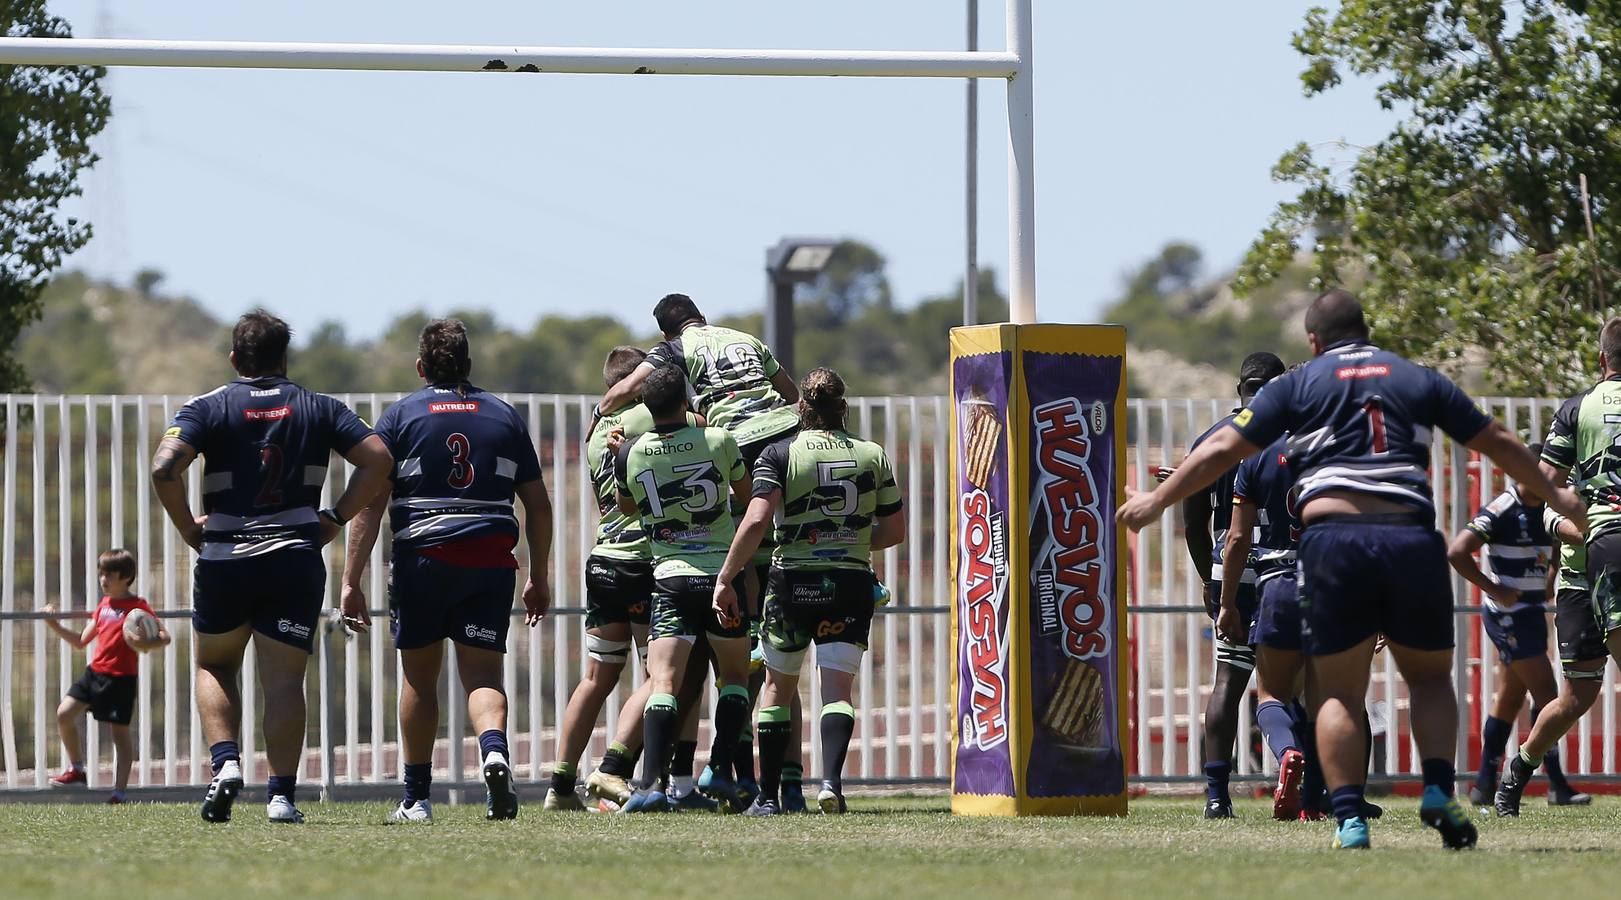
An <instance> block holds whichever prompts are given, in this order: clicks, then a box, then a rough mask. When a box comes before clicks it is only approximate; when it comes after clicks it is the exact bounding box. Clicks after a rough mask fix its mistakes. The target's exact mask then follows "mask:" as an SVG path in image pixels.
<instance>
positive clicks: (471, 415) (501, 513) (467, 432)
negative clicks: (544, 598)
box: [377, 385, 540, 549]
mask: <svg viewBox="0 0 1621 900" xmlns="http://www.w3.org/2000/svg"><path fill="white" fill-rule="evenodd" d="M377 433H378V434H379V435H381V436H382V438H383V442H384V443H386V444H388V448H389V450H390V451H392V452H393V454H394V493H393V498H392V500H391V502H390V504H389V524H390V527H391V528H392V530H393V532H394V546H395V547H396V548H399V549H421V548H424V547H434V546H438V545H440V544H446V543H450V542H452V541H461V540H465V539H469V538H478V537H487V536H490V535H508V536H510V537H511V538H512V541H513V544H514V545H516V543H517V537H518V518H517V516H516V514H515V513H514V512H513V507H512V501H513V496H514V494H515V490H514V489H515V487H516V486H517V485H520V484H527V483H528V482H531V481H534V480H536V479H538V478H540V458H539V457H538V456H537V455H536V454H535V445H534V443H533V442H531V441H530V440H529V429H528V426H527V425H526V424H525V423H524V420H523V417H521V416H520V415H518V411H517V410H515V409H513V408H512V407H511V406H510V405H509V404H508V403H507V402H506V401H504V400H502V399H501V398H499V397H496V396H495V395H494V394H491V393H488V392H487V391H485V390H484V389H482V388H477V387H473V386H472V385H467V386H466V389H465V396H464V395H463V393H459V392H458V391H457V390H456V387H455V386H454V385H429V386H428V387H425V388H423V389H422V390H419V391H417V392H416V393H414V394H412V395H410V396H408V397H406V398H405V399H403V400H401V401H400V402H398V403H396V404H394V405H393V406H390V407H389V408H388V409H387V410H386V411H385V412H384V413H383V415H382V416H381V417H380V418H378V420H377Z"/></svg>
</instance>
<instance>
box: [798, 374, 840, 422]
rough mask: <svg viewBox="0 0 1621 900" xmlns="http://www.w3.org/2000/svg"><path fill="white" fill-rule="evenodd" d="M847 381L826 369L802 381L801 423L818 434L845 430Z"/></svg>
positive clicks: (800, 398)
mask: <svg viewBox="0 0 1621 900" xmlns="http://www.w3.org/2000/svg"><path fill="white" fill-rule="evenodd" d="M847 409H848V404H846V403H845V402H844V379H843V378H840V377H839V373H837V372H835V371H833V370H832V369H829V368H827V367H826V366H823V367H821V368H817V369H812V370H810V371H809V372H808V373H806V375H805V377H804V379H802V380H801V381H800V382H799V424H800V426H801V427H803V428H810V429H814V430H817V431H838V430H840V429H842V428H844V417H845V412H846V410H847Z"/></svg>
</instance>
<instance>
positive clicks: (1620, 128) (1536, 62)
mask: <svg viewBox="0 0 1621 900" xmlns="http://www.w3.org/2000/svg"><path fill="white" fill-rule="evenodd" d="M1294 46H1295V48H1296V49H1297V50H1298V51H1299V52H1300V53H1301V55H1302V56H1304V57H1305V60H1306V68H1305V71H1304V72H1303V73H1302V75H1301V79H1302V81H1303V83H1304V85H1305V90H1306V93H1307V94H1308V95H1317V94H1321V93H1323V92H1325V91H1328V90H1330V89H1331V88H1333V87H1334V86H1335V85H1337V84H1339V83H1340V80H1341V78H1342V73H1350V74H1353V75H1356V76H1359V77H1366V78H1373V79H1375V80H1376V81H1377V83H1378V88H1377V99H1378V102H1379V103H1380V104H1381V105H1382V106H1383V107H1384V108H1386V109H1390V110H1395V111H1398V112H1400V113H1402V114H1403V118H1402V119H1401V120H1400V122H1399V123H1398V124H1397V125H1396V126H1395V128H1394V129H1393V130H1392V131H1391V132H1390V134H1389V135H1387V136H1386V137H1385V138H1384V140H1382V141H1380V142H1379V143H1377V144H1375V145H1374V146H1371V147H1367V148H1362V149H1360V151H1358V152H1357V153H1356V154H1355V159H1354V161H1353V162H1351V164H1350V166H1349V168H1348V170H1339V171H1337V170H1336V168H1335V167H1334V166H1333V165H1332V164H1331V163H1330V162H1327V161H1323V160H1320V159H1318V158H1317V154H1316V153H1314V151H1313V149H1312V148H1311V147H1308V146H1307V145H1305V144H1300V145H1297V146H1296V147H1295V148H1294V149H1292V150H1290V151H1289V152H1287V153H1285V154H1284V156H1283V157H1282V159H1281V160H1280V161H1279V162H1278V164H1277V166H1276V167H1275V168H1274V169H1273V176H1274V178H1276V179H1277V180H1279V181H1283V182H1286V183H1289V184H1292V185H1297V186H1298V187H1299V194H1298V196H1296V197H1295V198H1294V199H1293V200H1290V201H1287V202H1285V203H1283V204H1281V205H1280V206H1279V207H1278V208H1277V210H1276V211H1275V213H1274V214H1273V216H1272V218H1271V221H1270V222H1269V223H1268V225H1267V226H1266V228H1265V229H1264V230H1263V231H1262V233H1261V234H1260V236H1259V237H1258V238H1257V239H1256V240H1255V242H1254V244H1253V245H1252V246H1251V248H1250V251H1249V253H1248V255H1247V257H1246V259H1245V261H1244V264H1243V267H1242V268H1241V270H1240V273H1239V278H1238V280H1237V282H1236V284H1235V287H1236V288H1237V289H1238V290H1240V291H1244V290H1249V289H1253V288H1255V287H1256V286H1258V285H1262V284H1265V283H1266V282H1268V281H1269V280H1271V279H1272V278H1274V277H1276V276H1277V275H1278V274H1279V273H1281V272H1283V271H1284V270H1285V269H1286V268H1287V267H1288V266H1289V265H1290V264H1291V262H1292V261H1293V260H1294V259H1295V258H1296V255H1297V253H1298V252H1299V251H1300V249H1301V248H1302V246H1303V244H1304V245H1305V246H1308V247H1309V248H1310V249H1311V251H1312V252H1313V254H1314V257H1315V261H1314V263H1313V265H1314V269H1315V278H1316V281H1317V284H1318V285H1319V286H1325V285H1330V284H1335V283H1340V282H1343V281H1345V280H1347V279H1352V278H1359V277H1365V278H1366V280H1367V284H1366V287H1365V288H1363V290H1362V295H1363V299H1364V300H1365V301H1366V302H1367V304H1368V307H1369V311H1370V313H1371V316H1372V320H1373V321H1372V324H1373V326H1374V328H1375V330H1376V332H1377V336H1378V339H1379V341H1380V343H1381V344H1382V345H1384V346H1387V347H1389V348H1390V349H1394V350H1398V351H1401V352H1404V353H1408V354H1411V355H1413V356H1415V357H1418V358H1420V359H1423V360H1425V361H1428V362H1431V363H1435V364H1440V365H1443V366H1447V365H1448V364H1453V363H1456V362H1457V361H1458V360H1460V359H1461V358H1462V357H1463V355H1464V353H1465V352H1466V351H1472V352H1477V353H1480V354H1483V357H1484V361H1485V362H1486V363H1487V364H1488V365H1487V372H1488V375H1487V378H1488V380H1489V381H1490V382H1492V383H1493V385H1494V386H1495V387H1497V388H1499V389H1502V390H1505V391H1513V392H1522V391H1530V392H1537V391H1544V390H1557V391H1561V392H1568V391H1571V390H1573V389H1576V388H1577V387H1578V386H1579V385H1581V384H1582V383H1583V382H1585V381H1588V380H1590V378H1591V375H1592V373H1591V371H1590V369H1589V367H1588V363H1589V361H1590V360H1591V358H1592V357H1593V355H1594V347H1595V345H1596V340H1595V337H1596V333H1595V326H1597V325H1598V324H1599V323H1601V322H1602V321H1603V318H1604V316H1605V315H1607V309H1606V307H1607V306H1608V304H1609V302H1610V299H1611V297H1610V294H1611V292H1612V290H1613V285H1614V283H1615V281H1616V276H1617V273H1618V271H1621V270H1618V268H1617V250H1618V249H1621V248H1618V247H1617V244H1616V232H1615V226H1614V225H1613V223H1609V224H1607V223H1606V219H1608V218H1609V215H1607V214H1613V212H1614V211H1615V210H1616V209H1617V208H1618V207H1617V202H1618V201H1621V124H1618V118H1617V113H1618V109H1617V107H1618V105H1621V7H1618V6H1617V5H1616V4H1612V3H1604V4H1598V3H1593V4H1589V3H1586V2H1583V0H1516V2H1512V3H1511V2H1507V0H1344V2H1342V3H1341V5H1340V7H1339V9H1338V10H1337V11H1336V12H1334V13H1333V14H1330V13H1329V12H1328V11H1326V10H1323V9H1320V8H1319V9H1314V10H1312V11H1311V12H1310V13H1308V14H1307V17H1306V24H1305V27H1304V29H1303V30H1302V31H1300V32H1299V33H1298V34H1297V35H1296V36H1295V38H1294ZM1582 176H1586V181H1587V184H1588V186H1589V189H1590V191H1591V194H1592V197H1591V213H1592V221H1593V226H1594V230H1595V237H1594V238H1593V239H1591V240H1590V239H1589V237H1588V235H1587V221H1586V219H1587V216H1586V213H1587V210H1586V209H1585V208H1584V206H1585V204H1584V202H1583V196H1582V192H1581V190H1580V187H1579V184H1580V181H1581V178H1582ZM1477 348H1478V349H1477ZM1452 367H1454V368H1455V366H1452Z"/></svg>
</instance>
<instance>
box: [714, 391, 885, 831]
mask: <svg viewBox="0 0 1621 900" xmlns="http://www.w3.org/2000/svg"><path fill="white" fill-rule="evenodd" d="M845 413H846V408H845V401H844V380H843V379H841V378H840V377H839V375H838V373H837V372H834V371H833V370H832V369H814V370H812V371H811V372H810V374H808V375H806V376H805V380H804V382H803V384H802V385H801V394H800V401H799V415H800V422H801V424H802V428H801V430H800V432H799V434H798V435H796V436H795V437H794V438H793V439H792V440H788V441H783V442H780V443H777V444H775V445H773V446H771V447H769V448H767V449H766V451H765V453H763V454H761V456H760V461H759V463H758V464H757V465H756V466H755V469H754V497H753V499H751V500H750V501H749V508H748V513H747V514H746V515H745V516H744V518H743V523H742V525H741V527H740V529H739V531H738V533H737V537H736V538H735V539H734V540H733V541H732V548H731V551H730V552H729V553H728V554H727V556H726V564H725V566H724V567H723V568H722V569H721V573H720V578H719V579H718V580H717V581H716V583H715V600H714V602H715V610H716V612H717V614H719V615H725V616H729V615H733V614H735V612H736V611H737V609H738V606H739V598H738V597H737V594H736V593H735V591H734V590H733V588H732V584H733V583H734V582H735V581H736V579H737V576H738V575H739V574H741V573H742V571H743V569H744V567H745V566H747V565H749V562H750V560H751V559H753V557H754V553H755V550H756V549H757V548H758V547H759V546H760V542H761V540H762V539H763V538H764V537H765V533H766V529H767V528H768V527H769V526H770V525H771V523H772V521H773V518H774V519H775V521H776V523H777V529H776V531H777V533H776V538H777V540H776V547H775V549H774V550H773V551H772V554H771V572H770V576H769V579H768V588H767V590H766V601H765V621H764V627H763V629H762V631H761V635H760V648H761V650H762V651H763V653H764V655H765V665H766V681H765V688H764V690H763V692H762V693H761V696H760V712H759V723H758V725H759V736H760V795H759V796H758V797H757V798H755V801H754V804H753V805H752V806H751V807H750V808H749V810H748V815H752V816H770V815H775V814H777V813H778V812H779V811H780V810H781V802H780V799H779V797H778V790H779V786H780V783H781V774H782V766H783V758H784V755H785V754H786V753H787V750H788V744H789V742H790V739H791V738H790V734H789V717H790V709H789V704H790V698H793V697H797V696H798V695H799V672H800V667H801V664H802V663H803V661H804V658H805V651H806V650H807V649H809V648H810V645H811V644H812V643H814V644H815V645H816V668H817V671H818V673H819V675H820V677H821V680H822V720H821V729H822V749H823V751H824V752H825V753H826V754H827V763H826V766H827V770H826V772H824V773H823V779H824V780H823V781H822V789H821V792H820V793H819V794H818V795H817V798H816V801H817V805H818V806H819V807H821V810H822V812H824V813H834V814H836V813H842V812H844V811H845V807H844V791H843V783H842V777H843V771H844V758H845V754H846V753H847V752H848V751H849V748H850V735H851V734H852V733H853V732H854V730H855V710H854V708H853V707H852V706H851V704H850V700H851V698H852V696H853V695H852V686H853V684H854V681H855V676H856V674H857V673H858V672H860V670H861V655H862V654H863V653H864V652H866V649H867V635H868V633H869V632H870V631H871V628H872V616H873V609H874V603H873V599H874V586H875V581H874V578H873V572H872V560H871V557H872V552H873V551H876V550H883V549H885V548H888V547H893V546H895V545H896V544H899V543H900V542H901V540H902V538H903V537H904V536H905V534H906V516H905V514H904V512H903V511H902V508H901V493H900V489H899V488H898V487H896V485H895V475H894V471H893V469H892V468H891V466H890V463H889V457H888V456H886V455H884V449H883V448H882V447H880V446H878V445H877V444H875V443H872V442H870V441H863V440H860V439H858V438H856V437H854V436H852V435H851V434H850V433H849V432H848V431H846V430H845Z"/></svg>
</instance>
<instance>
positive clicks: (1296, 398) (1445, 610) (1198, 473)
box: [1118, 290, 1585, 848]
mask: <svg viewBox="0 0 1621 900" xmlns="http://www.w3.org/2000/svg"><path fill="white" fill-rule="evenodd" d="M1306 333H1307V337H1308V338H1309V339H1310V341H1311V346H1312V351H1313V353H1314V354H1315V356H1316V358H1315V359H1313V360H1312V361H1311V362H1309V363H1307V364H1306V365H1305V366H1304V367H1303V368H1301V369H1299V370H1297V371H1295V372H1293V373H1289V374H1286V375H1284V376H1282V377H1281V378H1279V379H1278V380H1277V381H1274V382H1273V383H1271V384H1269V385H1268V386H1267V387H1266V389H1265V390H1263V391H1261V393H1260V394H1259V395H1257V396H1256V398H1255V401H1254V402H1253V403H1252V404H1251V405H1250V407H1249V408H1248V409H1246V410H1245V411H1244V412H1242V413H1239V414H1238V416H1237V417H1235V418H1234V419H1233V422H1232V426H1231V427H1230V428H1227V429H1225V430H1223V431H1220V432H1217V433H1216V434H1214V435H1212V436H1211V437H1210V439H1209V440H1207V441H1206V442H1205V443H1204V444H1203V445H1202V446H1200V448H1199V449H1198V450H1197V451H1195V452H1194V453H1193V455H1191V456H1190V457H1188V459H1187V461H1186V462H1185V463H1183V464H1182V466H1181V467H1180V468H1179V469H1178V470H1177V471H1176V473H1175V474H1173V475H1172V476H1171V477H1170V478H1169V479H1167V480H1166V481H1165V483H1164V484H1162V485H1160V486H1159V488H1158V489H1156V490H1154V491H1153V492H1150V493H1140V494H1137V495H1135V496H1133V497H1131V498H1130V499H1128V500H1127V501H1126V502H1125V504H1123V505H1122V506H1121V508H1120V511H1119V514H1118V519H1119V521H1120V522H1121V523H1122V524H1124V525H1126V526H1128V527H1131V528H1142V527H1144V526H1146V525H1148V524H1150V523H1151V522H1153V521H1154V520H1155V519H1156V518H1157V517H1158V516H1159V514H1160V512H1161V511H1162V510H1164V509H1165V507H1166V506H1167V505H1169V504H1171V503H1174V502H1177V501H1178V500H1181V499H1182V498H1184V497H1186V496H1188V495H1189V494H1191V493H1192V492H1193V491H1195V490H1197V489H1198V488H1199V487H1200V486H1202V485H1205V484H1209V483H1210V482H1212V481H1214V480H1216V478H1218V477H1219V476H1220V475H1221V473H1222V472H1223V471H1225V470H1226V469H1227V468H1228V467H1229V466H1231V465H1232V464H1233V463H1235V462H1238V461H1239V460H1242V459H1243V458H1245V457H1247V456H1249V455H1251V454H1253V453H1255V452H1257V451H1259V450H1260V448H1261V447H1264V446H1269V445H1271V444H1272V443H1273V442H1274V441H1276V440H1277V439H1278V438H1280V437H1282V436H1283V435H1284V434H1285V433H1286V432H1287V433H1289V434H1290V435H1291V436H1292V437H1291V439H1290V442H1289V456H1290V460H1291V462H1292V464H1293V466H1294V468H1295V470H1296V472H1297V474H1298V476H1299V491H1300V495H1299V504H1300V507H1299V508H1300V515H1301V519H1302V521H1303V522H1304V524H1305V531H1304V533H1303V534H1302V536H1301V539H1300V545H1299V548H1298V550H1297V555H1298V560H1299V571H1300V575H1301V584H1300V603H1301V618H1302V622H1301V638H1302V650H1303V651H1304V652H1305V654H1306V655H1307V656H1308V657H1309V658H1310V659H1311V666H1312V670H1313V672H1314V674H1315V676H1316V678H1317V683H1318V687H1319V689H1320V690H1321V692H1322V695H1323V699H1322V703H1321V705H1320V707H1319V709H1318V714H1317V748H1318V751H1319V754H1320V757H1321V760H1322V766H1323V774H1324V776H1325V778H1326V780H1327V781H1328V786H1329V789H1330V791H1331V792H1332V794H1331V796H1332V801H1333V806H1334V815H1335V818H1336V819H1337V820H1338V822H1339V828H1338V830H1337V834H1336V838H1335V844H1336V846H1339V847H1343V848H1365V847H1367V846H1368V843H1369V842H1368V825H1367V822H1366V820H1365V819H1364V817H1363V808H1362V804H1363V789H1362V781H1363V778H1362V771H1361V769H1362V767H1363V765H1364V760H1365V756H1364V741H1365V735H1363V734H1362V729H1363V721H1364V720H1363V700H1364V698H1365V697H1366V695H1367V688H1368V675H1369V666H1370V664H1371V662H1372V660H1373V651H1374V644H1375V640H1376V639H1377V637H1378V636H1379V635H1380V634H1383V635H1385V636H1386V638H1387V639H1388V641H1389V648H1390V652H1391V653H1392V654H1393V655H1394V657H1395V661H1396V665H1397V667H1398V668H1399V669H1400V670H1401V673H1402V677H1403V678H1404V679H1405V680H1406V681H1407V685H1408V690H1409V696H1410V697H1411V703H1412V724H1413V738H1414V741H1415V743H1416V745H1417V748H1418V751H1419V755H1420V759H1421V761H1422V766H1423V774H1424V796H1423V800H1422V801H1421V803H1420V806H1419V815H1420V818H1421V819H1422V820H1423V822H1424V823H1425V824H1427V825H1429V826H1431V827H1433V828H1436V829H1437V830H1439V831H1440V833H1441V837H1442V840H1443V842H1444V843H1445V844H1446V846H1448V847H1451V848H1463V847H1470V846H1473V845H1474V843H1475V840H1476V829H1475V826H1474V823H1473V822H1471V821H1470V820H1469V814H1468V813H1467V812H1466V811H1465V810H1464V808H1463V806H1462V805H1461V804H1459V803H1458V801H1457V799H1456V798H1455V797H1454V796H1453V789H1454V784H1453V782H1454V779H1455V777H1456V773H1455V771H1454V769H1453V764H1452V751H1453V743H1454V741H1455V740H1456V738H1457V733H1458V706H1457V696H1456V694H1454V693H1453V687H1452V650H1453V638H1452V634H1453V626H1452V590H1451V585H1450V583H1449V582H1450V579H1449V577H1448V574H1447V561H1446V542H1445V540H1444V539H1443V538H1442V537H1441V535H1440V534H1439V533H1437V532H1436V531H1435V507H1434V503H1433V501H1432V499H1431V492H1430V485H1429V472H1428V469H1427V466H1428V463H1429V458H1430V450H1429V438H1430V434H1431V430H1432V429H1433V428H1440V429H1441V430H1442V431H1444V432H1446V433H1447V434H1448V435H1451V436H1452V438H1453V440H1455V441H1458V442H1459V443H1461V444H1465V445H1467V446H1468V447H1469V448H1470V449H1473V450H1477V451H1479V452H1481V453H1483V454H1485V455H1486V456H1488V457H1490V458H1491V459H1493V460H1494V461H1496V462H1497V464H1498V465H1499V466H1501V467H1502V468H1503V470H1504V471H1505V472H1507V473H1508V475H1509V476H1510V477H1513V478H1515V479H1517V480H1519V482H1520V484H1521V485H1523V486H1524V488H1525V489H1526V490H1527V491H1529V492H1531V493H1534V494H1537V495H1539V496H1544V497H1547V498H1549V504H1550V505H1551V506H1553V507H1554V508H1555V509H1556V510H1558V511H1560V512H1562V513H1566V514H1569V515H1571V516H1572V517H1573V518H1575V519H1577V521H1578V524H1582V525H1585V521H1584V517H1585V511H1584V510H1583V508H1582V505H1581V503H1580V501H1578V500H1577V498H1576V496H1575V494H1574V493H1572V492H1571V491H1569V490H1561V489H1558V488H1555V487H1554V485H1553V484H1552V483H1550V482H1549V480H1548V478H1547V476H1546V475H1544V474H1543V473H1542V472H1541V471H1540V470H1539V469H1538V467H1537V465H1536V459H1535V457H1533V456H1532V455H1531V453H1530V451H1529V450H1527V449H1526V448H1525V445H1524V444H1522V443H1520V441H1519V440H1518V439H1517V438H1516V437H1514V435H1513V433H1512V432H1510V431H1509V430H1508V429H1507V428H1504V427H1503V425H1502V424H1501V423H1499V422H1495V421H1493V420H1492V419H1491V418H1490V417H1489V416H1486V415H1485V414H1483V413H1482V412H1481V411H1480V410H1479V409H1477V408H1476V407H1475V405H1474V404H1473V403H1472V402H1471V401H1470V400H1469V397H1468V396H1467V395H1466V394H1464V393H1463V392H1462V391H1461V390H1459V389H1458V388H1457V386H1455V385H1454V384H1453V383H1452V382H1451V381H1449V380H1447V379H1446V378H1445V377H1444V376H1442V375H1441V374H1440V373H1438V372H1435V371H1433V370H1431V369H1427V368H1424V367H1422V366H1418V365H1415V364H1413V363H1411V362H1408V361H1407V360H1405V359H1403V358H1401V357H1399V356H1397V355H1396V354H1394V353H1389V352H1386V351H1384V350H1380V349H1379V348H1378V347H1376V346H1374V345H1373V343H1372V342H1371V341H1370V339H1369V334H1368V327H1367V323H1366V320H1365V319H1364V317H1363V313H1362V304H1361V303H1360V302H1359V301H1358V300H1357V298H1356V297H1355V296H1353V295H1352V294H1350V293H1348V292H1346V291H1343V290H1332V291H1329V292H1327V293H1325V294H1323V295H1322V296H1320V297H1318V298H1317V299H1316V300H1314V301H1313V302H1312V305H1311V307H1310V308H1309V309H1308V310H1307V312H1306Z"/></svg>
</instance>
